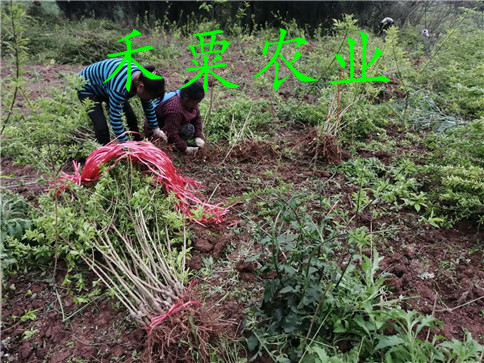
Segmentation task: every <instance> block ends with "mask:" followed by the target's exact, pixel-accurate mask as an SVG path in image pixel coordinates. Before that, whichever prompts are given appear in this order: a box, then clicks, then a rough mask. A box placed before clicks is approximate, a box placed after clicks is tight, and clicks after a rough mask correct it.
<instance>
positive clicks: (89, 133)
mask: <svg viewBox="0 0 484 363" xmlns="http://www.w3.org/2000/svg"><path fill="white" fill-rule="evenodd" d="M67 80H68V82H67V85H66V86H65V87H62V88H60V89H59V88H55V89H52V90H51V96H50V97H40V98H38V99H37V100H36V101H35V102H30V105H31V107H32V108H31V109H30V110H29V112H28V113H25V114H23V115H22V116H21V117H20V118H19V119H18V120H17V121H16V122H15V123H13V122H12V123H10V125H8V126H7V127H6V128H5V131H4V136H5V139H4V140H3V141H2V152H3V153H4V154H5V155H10V156H11V157H12V158H14V160H15V161H16V162H18V163H22V164H30V165H33V166H34V167H36V168H37V169H39V170H42V171H43V172H46V173H48V174H53V173H54V171H55V170H58V169H59V168H60V167H61V166H62V165H64V164H65V163H66V162H68V161H69V160H71V159H81V158H84V159H85V158H86V157H87V156H88V155H89V153H90V152H91V151H92V150H93V149H95V148H96V145H97V143H96V142H95V141H94V132H93V130H92V126H91V124H90V120H89V117H88V116H87V114H86V112H85V111H84V108H83V106H82V104H81V103H80V102H79V99H78V98H77V93H76V92H77V91H76V84H77V82H78V81H79V80H77V79H76V78H75V77H68V79H67Z"/></svg>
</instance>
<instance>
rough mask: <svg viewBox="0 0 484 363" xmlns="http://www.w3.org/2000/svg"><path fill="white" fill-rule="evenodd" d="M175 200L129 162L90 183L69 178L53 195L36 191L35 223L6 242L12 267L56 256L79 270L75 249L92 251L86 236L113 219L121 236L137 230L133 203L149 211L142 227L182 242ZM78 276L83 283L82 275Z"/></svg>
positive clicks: (78, 252)
mask: <svg viewBox="0 0 484 363" xmlns="http://www.w3.org/2000/svg"><path fill="white" fill-rule="evenodd" d="M174 205H175V199H174V196H172V195H171V196H168V197H167V196H166V195H165V192H164V190H163V189H162V188H161V187H160V186H159V185H158V184H157V183H155V182H154V181H153V179H152V178H151V177H149V176H146V175H143V174H142V173H141V172H140V171H138V170H136V169H135V168H134V167H133V166H132V165H130V164H123V163H120V164H118V165H117V166H116V167H115V168H113V169H111V170H110V171H108V172H105V173H103V175H102V176H101V178H100V179H99V180H98V181H97V182H96V184H95V185H94V186H92V187H84V186H83V187H80V186H77V185H74V184H72V183H71V185H70V187H69V190H68V191H65V192H62V193H60V194H59V196H58V197H57V200H56V198H55V197H54V191H52V192H51V193H49V194H46V195H43V196H42V197H40V199H39V211H38V212H37V213H36V217H35V219H34V227H35V228H34V229H33V230H31V231H28V232H27V234H26V235H25V238H24V239H25V241H24V242H20V241H18V240H13V241H7V245H8V247H9V248H12V249H13V251H15V254H16V256H15V257H16V259H17V260H18V261H19V265H18V266H16V267H17V269H22V268H27V267H28V266H31V265H32V264H33V265H39V264H42V263H48V262H49V261H52V259H53V258H54V257H61V258H63V259H65V260H66V262H67V265H68V268H69V270H73V271H78V270H79V269H80V267H81V266H82V265H83V262H82V258H81V256H80V255H84V256H90V255H91V254H92V253H93V251H92V244H91V241H92V240H93V239H94V238H99V236H103V233H104V232H103V230H104V229H105V228H106V227H107V226H110V225H112V224H114V225H115V226H116V228H117V229H118V231H119V232H120V233H121V234H122V235H124V236H135V235H136V234H137V233H140V232H139V231H138V230H137V229H136V228H137V226H135V225H133V222H132V219H131V218H130V216H131V214H133V215H134V214H135V211H136V209H137V208H143V211H144V213H145V215H148V216H150V218H149V219H148V220H146V228H147V229H148V230H149V231H151V233H153V235H155V236H161V237H163V238H165V237H169V238H170V239H171V241H172V243H174V244H176V243H181V242H182V241H183V233H182V232H181V229H182V225H183V216H182V215H181V214H179V213H178V212H177V211H176V210H175V207H174ZM156 221H164V223H166V225H167V230H166V231H165V230H164V228H163V229H160V227H159V226H158V225H157V224H156ZM166 233H168V235H166ZM109 237H110V238H111V240H112V241H116V243H117V244H116V245H115V246H114V248H115V249H116V250H117V251H118V252H119V251H121V246H122V242H121V241H120V239H119V236H117V235H110V236H109ZM174 258H175V259H176V258H178V257H177V256H174ZM77 280H78V284H79V283H81V284H82V279H81V280H79V279H77Z"/></svg>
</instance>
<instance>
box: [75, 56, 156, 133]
mask: <svg viewBox="0 0 484 363" xmlns="http://www.w3.org/2000/svg"><path fill="white" fill-rule="evenodd" d="M121 61H122V58H112V59H106V60H103V61H100V62H97V63H93V64H91V65H89V66H87V67H86V68H84V69H83V70H82V71H81V72H80V73H79V76H82V77H84V80H86V81H87V83H86V84H85V85H84V86H83V88H82V89H81V90H79V92H80V93H81V94H84V95H96V96H100V97H103V98H107V99H109V121H110V122H111V126H112V128H113V131H114V134H115V135H116V137H118V140H120V141H127V140H128V138H127V137H126V134H124V132H125V130H124V127H123V123H122V118H121V115H122V111H123V107H124V103H125V102H128V99H129V98H131V97H133V96H134V95H136V90H135V89H134V87H133V86H131V91H130V92H128V90H127V89H126V82H127V78H128V62H125V64H124V65H123V67H122V68H121V69H120V70H119V72H118V73H116V75H115V76H114V77H113V78H111V79H110V80H109V81H107V82H106V83H104V81H105V80H106V79H108V78H109V77H110V76H111V74H113V72H114V71H115V69H116V68H117V67H118V66H119V64H120V63H121ZM139 72H141V70H140V69H139V68H138V67H137V66H136V65H135V64H134V63H131V77H133V76H134V75H135V74H136V73H139ZM141 104H142V106H143V110H144V112H145V115H146V118H147V119H148V122H149V124H150V127H151V128H152V129H156V128H157V127H158V121H157V119H156V114H155V110H154V107H153V103H152V101H151V100H143V99H141ZM123 134H124V135H123ZM121 135H122V136H121Z"/></svg>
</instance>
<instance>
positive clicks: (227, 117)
mask: <svg viewBox="0 0 484 363" xmlns="http://www.w3.org/2000/svg"><path fill="white" fill-rule="evenodd" d="M206 107H208V102H207V101H205V102H204V104H203V107H202V109H201V110H200V112H202V114H204V113H205V112H204V111H205V108H206ZM270 108H271V106H270V103H269V102H268V101H267V100H264V99H261V100H257V101H254V100H253V99H251V98H249V97H247V96H243V95H237V96H236V97H235V98H232V99H227V100H223V101H221V102H220V103H219V104H218V105H217V107H216V108H214V109H213V110H212V111H211V114H210V119H209V120H208V121H206V123H205V126H204V133H205V134H206V135H208V137H209V139H210V140H212V141H217V140H219V139H225V140H229V141H231V142H234V141H236V140H242V139H244V138H253V137H254V133H255V132H256V131H257V129H258V128H259V127H261V126H263V125H264V124H266V122H267V118H268V114H269V110H270Z"/></svg>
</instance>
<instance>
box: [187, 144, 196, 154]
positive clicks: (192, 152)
mask: <svg viewBox="0 0 484 363" xmlns="http://www.w3.org/2000/svg"><path fill="white" fill-rule="evenodd" d="M197 151H198V147H191V146H188V147H187V149H186V150H185V153H186V154H187V155H196V154H197Z"/></svg>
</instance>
